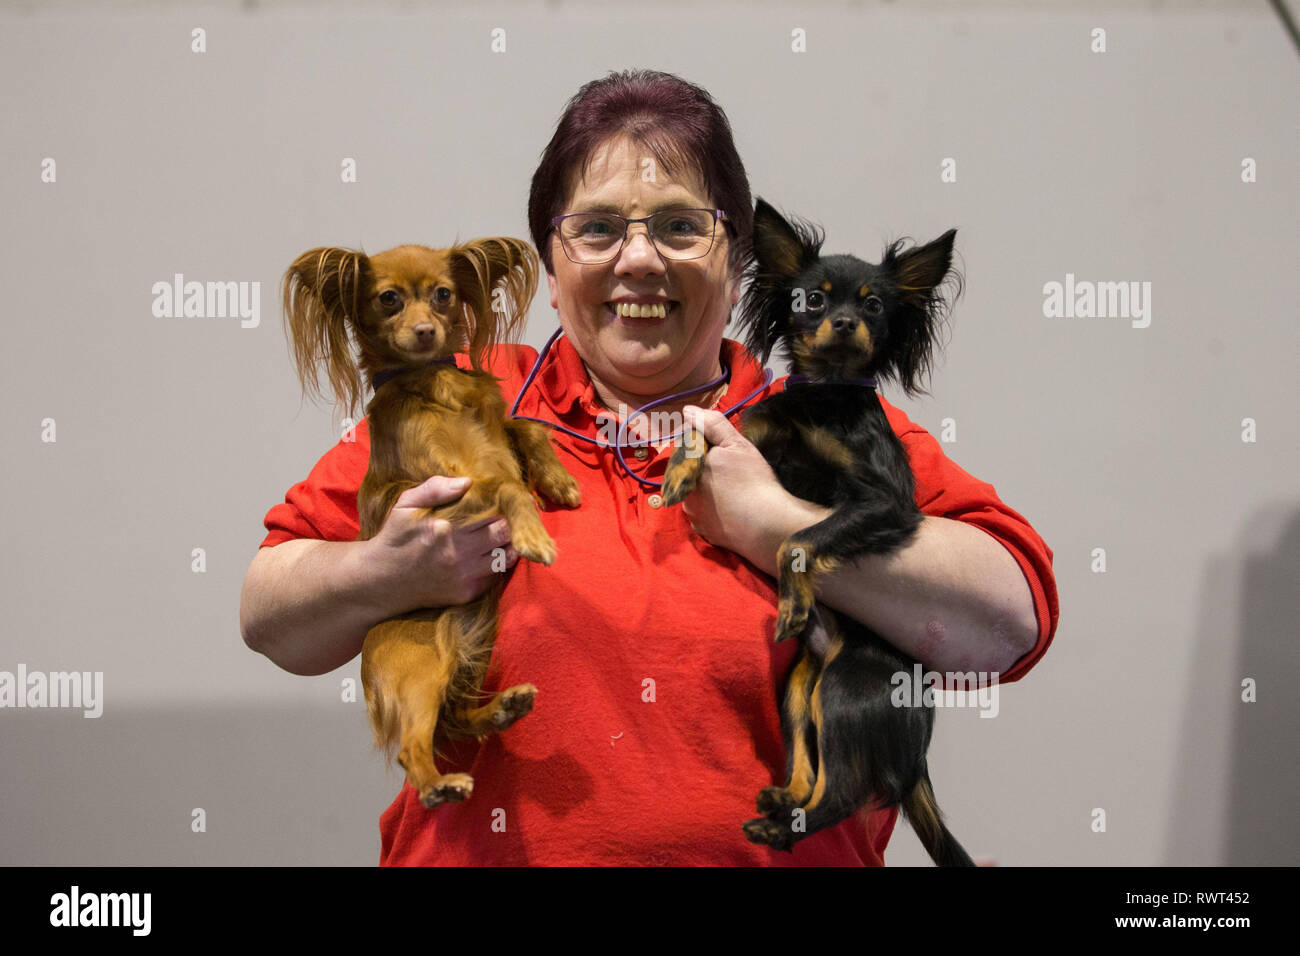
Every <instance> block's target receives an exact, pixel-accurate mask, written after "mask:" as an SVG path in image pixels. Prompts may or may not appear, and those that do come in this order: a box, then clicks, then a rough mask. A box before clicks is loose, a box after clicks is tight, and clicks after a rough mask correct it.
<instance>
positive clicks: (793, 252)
mask: <svg viewBox="0 0 1300 956" xmlns="http://www.w3.org/2000/svg"><path fill="white" fill-rule="evenodd" d="M824 241H825V236H824V235H823V234H822V231H821V230H820V229H818V228H817V226H815V225H813V224H812V223H810V222H807V221H805V220H802V219H797V218H794V217H791V218H790V219H787V218H786V217H784V216H782V215H781V214H780V213H779V212H777V211H776V209H775V207H773V206H772V205H771V204H769V203H767V202H766V201H764V200H763V199H762V198H761V197H760V198H759V199H758V200H757V202H755V204H754V235H753V251H754V259H753V264H752V265H751V266H750V268H749V270H748V273H749V278H750V280H751V282H750V286H749V291H748V292H747V293H746V295H745V300H744V302H743V303H742V305H741V310H740V318H739V320H738V322H737V325H738V326H739V327H740V328H742V329H745V330H746V331H747V333H748V335H747V338H746V341H745V345H746V346H747V347H748V349H749V350H750V351H751V352H753V353H754V354H755V355H756V356H758V358H759V361H760V362H761V363H762V364H764V365H766V364H767V360H768V358H770V357H771V354H772V349H773V348H774V347H775V346H776V344H777V343H778V342H779V341H780V340H781V336H782V334H783V333H784V332H785V325H786V322H787V320H788V319H789V316H790V282H791V280H793V279H794V278H795V277H796V276H798V275H799V273H801V272H802V271H803V270H804V269H806V268H808V267H809V266H811V265H812V264H813V263H814V262H816V261H817V258H818V256H819V255H820V254H821V247H822V243H823V242H824Z"/></svg>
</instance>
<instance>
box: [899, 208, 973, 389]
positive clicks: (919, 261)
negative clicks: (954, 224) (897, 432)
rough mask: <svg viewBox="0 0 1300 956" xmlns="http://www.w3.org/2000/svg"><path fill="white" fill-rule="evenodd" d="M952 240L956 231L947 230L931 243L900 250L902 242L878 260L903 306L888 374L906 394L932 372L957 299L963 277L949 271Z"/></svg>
mask: <svg viewBox="0 0 1300 956" xmlns="http://www.w3.org/2000/svg"><path fill="white" fill-rule="evenodd" d="M956 236H957V230H956V229H949V230H948V231H947V232H945V233H944V234H943V235H942V236H940V237H939V238H938V239H935V240H934V241H933V242H929V243H926V244H925V245H923V246H916V247H914V248H911V249H908V250H906V251H902V252H900V251H899V250H900V249H901V247H902V244H903V240H901V239H900V240H898V241H897V242H895V243H893V244H892V245H891V246H890V247H889V248H888V249H886V250H885V257H884V260H883V261H882V262H881V267H882V268H884V269H887V270H889V271H890V272H891V273H892V277H893V281H894V285H895V287H896V288H897V289H898V293H899V298H900V306H901V307H900V309H899V315H898V316H897V321H891V325H890V338H891V340H892V342H893V348H892V353H893V354H892V355H891V356H890V365H891V366H892V369H891V370H892V371H893V373H894V374H895V375H896V376H897V378H898V382H899V384H900V385H902V387H903V391H904V392H906V393H907V394H908V395H915V394H916V393H917V392H924V391H925V389H924V388H922V387H921V379H922V377H928V376H929V374H930V367H931V363H932V361H933V359H934V351H935V348H936V346H937V344H938V343H937V339H938V331H939V326H940V325H941V324H942V323H943V320H944V319H945V318H946V317H947V315H948V313H949V312H950V311H951V309H952V306H953V304H954V303H955V302H956V301H957V298H958V297H959V296H960V295H961V291H962V276H961V273H960V272H958V271H957V270H956V269H954V268H953V267H952V248H953V242H954V240H955V239H956ZM887 377H889V376H888V374H887Z"/></svg>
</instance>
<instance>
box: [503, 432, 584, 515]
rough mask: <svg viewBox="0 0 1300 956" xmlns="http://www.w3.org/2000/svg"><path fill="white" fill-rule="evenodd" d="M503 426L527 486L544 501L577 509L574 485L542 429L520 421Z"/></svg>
mask: <svg viewBox="0 0 1300 956" xmlns="http://www.w3.org/2000/svg"><path fill="white" fill-rule="evenodd" d="M505 425H506V434H507V435H509V436H510V443H511V444H512V445H513V446H514V449H515V455H516V456H517V457H518V458H519V461H520V462H521V463H522V464H523V466H524V479H525V480H526V481H527V482H528V486H529V487H530V488H532V489H533V491H535V492H537V493H538V494H539V495H541V496H542V497H543V498H545V499H547V500H548V501H552V502H554V503H556V504H560V505H564V506H565V507H568V508H576V507H578V505H579V504H581V503H582V495H581V494H580V493H579V492H578V482H577V481H576V480H575V479H574V477H573V476H572V475H571V474H569V473H568V471H566V470H565V468H564V465H562V464H560V458H559V456H558V455H556V454H555V448H554V447H552V445H551V436H550V432H549V430H548V429H547V428H546V426H545V425H539V424H538V423H537V422H530V421H527V420H526V419H522V418H507V419H506V422H505Z"/></svg>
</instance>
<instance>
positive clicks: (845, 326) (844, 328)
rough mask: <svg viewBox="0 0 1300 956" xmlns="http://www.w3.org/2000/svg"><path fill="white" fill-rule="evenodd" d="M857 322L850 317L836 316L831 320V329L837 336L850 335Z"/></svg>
mask: <svg viewBox="0 0 1300 956" xmlns="http://www.w3.org/2000/svg"><path fill="white" fill-rule="evenodd" d="M857 324H858V320H857V319H856V318H855V317H854V316H851V315H837V316H835V317H834V318H832V319H831V328H832V329H833V330H834V331H835V332H836V334H838V335H851V334H852V333H853V328H854V326H856V325H857Z"/></svg>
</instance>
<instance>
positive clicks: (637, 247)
mask: <svg viewBox="0 0 1300 956" xmlns="http://www.w3.org/2000/svg"><path fill="white" fill-rule="evenodd" d="M618 259H619V265H620V266H622V267H624V268H633V269H643V270H644V269H647V268H661V267H662V265H663V257H662V256H660V255H659V250H658V249H656V248H655V244H654V242H653V241H651V239H650V230H649V229H647V228H646V224H645V223H643V222H636V223H630V224H629V225H628V227H627V239H626V240H624V242H623V249H622V251H621V252H620V253H619V257H618Z"/></svg>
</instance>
